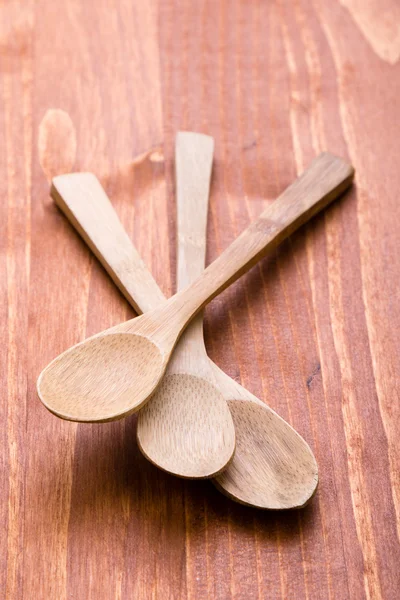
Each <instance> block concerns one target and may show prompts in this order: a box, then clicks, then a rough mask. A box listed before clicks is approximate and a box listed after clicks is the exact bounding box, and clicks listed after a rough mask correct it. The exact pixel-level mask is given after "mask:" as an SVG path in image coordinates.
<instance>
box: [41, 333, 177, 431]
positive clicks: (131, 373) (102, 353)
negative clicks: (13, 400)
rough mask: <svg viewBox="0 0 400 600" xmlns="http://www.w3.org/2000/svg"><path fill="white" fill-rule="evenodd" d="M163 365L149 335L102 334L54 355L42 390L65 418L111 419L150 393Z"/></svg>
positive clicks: (47, 402)
mask: <svg viewBox="0 0 400 600" xmlns="http://www.w3.org/2000/svg"><path fill="white" fill-rule="evenodd" d="M77 365H79V368H77ZM165 366H166V362H165V361H164V360H163V355H162V352H161V350H160V348H159V347H158V346H157V345H156V344H155V343H154V342H152V341H150V340H149V339H148V338H146V337H142V336H140V335H135V334H131V333H108V334H103V335H99V336H94V337H92V338H89V339H87V340H86V341H85V342H82V343H80V344H77V345H76V346H73V347H72V348H70V349H69V350H67V351H66V352H64V353H63V354H61V355H60V356H58V357H57V358H56V359H54V360H53V361H52V362H51V363H50V364H49V365H48V366H47V367H46V369H45V370H44V371H43V372H42V373H41V375H40V377H39V380H38V386H37V387H38V393H39V396H40V399H41V400H42V402H43V404H44V405H45V406H46V407H47V408H48V409H49V410H50V411H51V412H52V413H54V414H56V415H57V416H59V417H62V418H63V419H67V420H72V421H81V422H93V421H101V422H104V421H112V420H114V419H118V418H119V417H122V416H126V415H127V414H129V413H130V412H133V411H134V410H135V407H136V406H137V405H138V404H140V402H141V400H142V399H143V396H144V397H145V398H147V397H148V396H150V395H151V394H152V392H153V391H154V389H155V387H156V385H157V383H158V381H159V380H160V378H161V377H162V374H163V372H164V370H165Z"/></svg>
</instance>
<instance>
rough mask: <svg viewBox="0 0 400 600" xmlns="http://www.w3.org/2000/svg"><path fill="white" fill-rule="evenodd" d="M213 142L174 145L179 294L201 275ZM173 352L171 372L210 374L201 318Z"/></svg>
mask: <svg viewBox="0 0 400 600" xmlns="http://www.w3.org/2000/svg"><path fill="white" fill-rule="evenodd" d="M213 153H214V140H213V138H212V137H209V136H208V135H203V134H199V133H189V132H179V133H178V134H177V136H176V143H175V170H176V177H175V181H176V208H177V223H178V227H177V234H178V236H177V237H178V248H177V254H178V261H177V280H178V290H182V289H185V288H186V287H187V286H188V285H190V284H191V283H192V282H193V281H195V280H196V279H197V278H198V277H199V275H201V273H202V272H203V271H204V265H205V258H206V231H207V213H208V197H209V193H210V180H211V170H212V161H213ZM181 341H182V342H183V343H179V344H178V345H177V346H176V347H175V350H174V353H173V355H172V358H171V363H170V366H169V369H170V372H171V371H172V372H181V371H182V370H183V371H184V372H185V373H189V372H191V373H193V374H194V375H195V374H197V375H199V374H200V373H201V374H202V375H203V376H206V375H207V374H209V375H210V374H211V370H210V362H209V359H208V356H207V353H206V348H205V345H204V336H203V314H202V313H200V314H198V315H197V317H196V318H195V319H193V321H192V322H191V323H190V325H189V326H188V328H187V329H185V331H184V333H183V336H182V338H181Z"/></svg>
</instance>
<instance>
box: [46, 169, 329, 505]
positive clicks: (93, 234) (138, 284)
mask: <svg viewBox="0 0 400 600" xmlns="http://www.w3.org/2000/svg"><path fill="white" fill-rule="evenodd" d="M73 177H74V178H75V179H76V180H80V183H79V186H78V185H76V189H75V190H74V188H72V189H71V187H70V185H69V180H70V176H69V175H66V176H63V177H58V178H56V179H55V180H54V186H53V189H52V195H53V197H54V199H55V200H56V203H57V204H58V206H59V207H60V208H61V209H62V210H63V212H64V213H65V214H66V216H67V217H68V219H69V220H70V221H71V222H72V224H73V225H74V226H75V227H76V229H77V230H78V231H79V233H80V234H81V235H82V237H83V238H84V240H85V241H86V243H87V244H88V245H89V247H90V248H91V249H92V251H93V252H94V253H95V255H96V256H97V257H98V259H99V260H100V262H101V263H102V265H103V266H104V267H105V269H106V270H107V272H108V273H109V274H110V276H111V277H112V279H113V281H114V282H115V283H116V284H117V286H118V287H119V289H120V290H121V292H122V293H123V294H124V296H125V297H126V299H127V300H128V302H129V303H130V304H131V305H132V306H133V307H134V308H135V309H136V311H138V312H145V311H148V310H151V309H153V308H155V306H156V305H157V304H162V303H163V302H164V301H165V297H164V296H163V294H162V292H161V290H160V289H159V287H158V286H157V284H156V282H155V281H154V279H153V277H152V276H151V274H150V273H149V272H148V271H147V269H146V268H145V266H144V264H143V262H142V260H141V259H140V257H139V255H138V253H137V251H136V249H135V248H134V246H133V244H132V243H131V241H130V239H129V238H128V236H127V234H126V232H125V231H124V229H123V227H122V225H121V223H120V221H119V219H118V217H117V215H116V213H115V211H114V209H113V207H112V205H111V203H110V201H109V200H108V198H107V196H106V195H105V193H104V191H103V189H102V187H101V186H100V183H99V182H98V180H97V179H96V178H95V177H94V175H91V174H89V173H82V174H75V175H73ZM64 184H66V186H65V185H64ZM76 184H77V181H76ZM186 225H187V221H186V219H185V220H183V219H181V218H179V214H178V230H179V231H178V239H179V242H180V243H179V245H181V244H182V241H183V239H184V240H185V243H187V232H186V233H185V227H186ZM109 236H111V237H110V239H109ZM112 240H114V243H113V242H112ZM178 264H179V265H182V259H181V255H179V263H178ZM179 269H180V270H181V266H179ZM180 272H181V271H179V276H178V284H180V283H181V281H182V275H181V274H180ZM201 326H202V323H201V318H200V317H198V318H196V319H195V320H194V321H193V323H192V325H191V326H190V328H188V330H187V333H189V331H190V329H192V332H193V333H192V341H193V344H194V343H196V344H199V347H203V338H202V332H201V331H200V328H201ZM196 337H197V342H196V341H195V338H196ZM183 339H184V336H182V338H181V340H180V342H179V345H178V347H177V349H178V348H179V346H180V345H181V344H182V342H183ZM177 349H176V350H177ZM210 364H211V365H212V368H213V371H214V375H215V377H216V379H217V381H218V386H219V389H220V391H221V392H222V394H223V395H224V397H225V399H226V401H227V402H228V405H229V407H230V409H231V412H232V414H233V417H234V421H235V427H236V452H235V455H234V458H233V461H232V462H231V463H230V465H229V466H228V468H227V469H226V470H225V471H224V473H223V474H222V475H219V476H218V477H217V478H215V479H214V480H213V482H214V483H215V485H216V486H217V487H218V488H219V489H220V490H221V491H222V492H223V493H225V494H227V495H228V496H230V497H231V498H232V499H233V500H236V501H238V502H241V503H244V504H248V505H251V506H256V507H259V508H266V509H284V508H299V507H301V506H304V504H306V503H307V502H308V501H309V500H310V498H311V497H312V495H313V494H314V492H315V490H316V488H317V483H318V471H317V465H316V461H315V459H314V456H313V454H312V452H311V450H310V448H309V447H308V445H307V444H306V442H305V441H304V440H303V439H302V438H301V437H300V436H299V435H298V433H297V432H296V431H295V430H294V429H293V428H292V427H291V426H290V425H288V423H286V422H285V421H284V420H283V419H282V418H281V417H279V416H278V415H277V414H276V413H275V412H274V411H273V410H272V409H270V408H269V407H268V406H267V405H266V404H264V403H263V402H262V401H261V400H259V399H258V398H256V397H255V396H254V395H253V394H251V393H250V392H249V391H247V390H246V389H244V388H243V387H242V386H241V385H240V384H239V383H237V382H236V381H234V380H233V379H231V378H230V377H229V376H228V375H226V374H225V373H224V372H223V371H221V370H220V369H219V367H217V365H215V364H214V363H212V362H211V361H210Z"/></svg>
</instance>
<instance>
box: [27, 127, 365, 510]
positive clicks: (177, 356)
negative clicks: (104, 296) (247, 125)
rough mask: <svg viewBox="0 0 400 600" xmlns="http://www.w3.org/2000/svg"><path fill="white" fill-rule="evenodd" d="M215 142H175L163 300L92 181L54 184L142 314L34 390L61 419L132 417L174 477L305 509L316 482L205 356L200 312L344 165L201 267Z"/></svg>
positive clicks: (286, 196) (195, 137) (297, 451)
mask: <svg viewBox="0 0 400 600" xmlns="http://www.w3.org/2000/svg"><path fill="white" fill-rule="evenodd" d="M213 145H214V144H213V140H212V138H210V137H208V136H205V135H201V134H194V133H179V134H178V136H177V141H176V187H177V209H178V288H179V292H178V293H177V294H176V295H175V296H173V297H172V298H170V299H169V300H166V299H165V297H164V296H163V294H162V292H161V291H160V289H159V288H158V286H157V284H156V282H155V281H154V279H153V278H152V276H151V274H150V273H149V272H148V270H147V269H146V267H145V265H144V263H143V261H142V260H141V258H140V256H139V255H138V252H137V251H136V249H135V248H134V246H133V244H132V243H131V241H130V239H129V238H128V236H127V234H126V232H125V231H124V229H123V227H122V225H121V223H120V221H119V219H118V217H117V215H116V213H115V212H114V209H113V208H112V205H111V203H110V201H109V200H108V198H107V196H106V194H105V192H104V190H103V189H102V187H101V185H100V183H99V182H98V180H97V179H96V177H95V176H94V175H92V174H90V173H74V174H69V175H62V176H59V177H56V178H54V179H53V185H52V192H51V193H52V196H53V198H54V199H55V201H56V203H57V204H58V206H59V207H60V208H61V209H62V210H63V212H64V213H65V214H66V216H67V217H68V218H69V220H70V221H71V222H72V224H73V225H74V226H75V227H76V229H77V230H78V231H79V232H80V234H81V235H82V237H83V238H84V239H85V241H86V242H87V243H88V245H89V246H90V247H91V249H92V250H93V252H94V253H95V254H96V256H97V257H98V258H99V260H100V261H101V262H102V264H103V265H104V267H105V268H106V270H107V271H108V273H109V274H110V275H111V277H112V278H113V280H114V282H115V283H116V284H117V285H118V287H119V288H120V290H121V291H122V293H123V294H124V295H125V297H126V298H127V300H128V301H129V302H130V303H131V304H132V306H133V307H134V308H135V309H136V310H137V311H138V312H143V313H144V314H143V315H142V316H141V317H137V318H135V319H131V320H130V321H127V322H126V323H122V324H120V325H118V326H116V327H112V328H111V329H108V330H107V331H104V332H101V333H99V334H97V335H95V336H93V337H91V338H89V339H88V340H85V341H84V342H82V343H80V344H78V345H76V346H74V347H73V348H70V349H69V350H67V351H66V352H64V353H63V354H61V355H60V356H59V357H57V358H56V359H55V360H53V361H52V362H51V363H50V364H49V365H48V366H47V367H46V369H44V371H43V372H42V373H41V375H40V377H39V380H38V393H39V397H40V398H41V400H42V402H43V403H44V405H45V406H46V407H47V408H48V409H49V410H50V411H51V412H53V413H54V414H56V415H57V416H59V417H62V418H65V419H69V420H74V421H81V422H95V421H100V422H101V421H109V420H113V419H118V418H122V417H124V416H127V415H128V414H131V413H132V412H135V411H137V410H139V409H142V410H141V411H140V413H139V419H138V429H137V437H138V442H139V446H140V448H141V450H142V452H143V453H144V455H145V456H146V457H147V458H148V459H149V460H151V461H152V462H153V463H154V464H156V465H157V466H159V467H160V468H162V469H165V470H167V471H169V472H171V473H174V474H175V475H178V476H181V477H192V478H201V477H213V478H214V479H213V481H214V482H215V484H216V485H217V486H218V487H219V489H221V490H222V491H223V492H225V493H226V494H228V495H229V496H231V497H232V498H234V499H235V500H238V501H239V502H242V503H245V504H249V505H252V506H257V507H260V508H270V509H282V508H297V507H301V506H304V505H305V504H306V503H307V502H308V501H309V500H310V498H311V497H312V495H313V494H314V492H315V490H316V487H317V483H318V471H317V465H316V461H315V458H314V456H313V454H312V452H311V450H310V448H309V446H308V445H307V444H306V442H305V441H304V440H303V439H302V438H301V437H300V435H299V434H298V433H297V432H296V431H295V430H294V429H293V428H292V427H291V426H290V425H289V424H288V423H286V422H285V421H284V420H283V419H281V418H280V417H279V416H278V415H277V414H276V413H275V412H274V411H272V410H271V409H270V408H269V407H268V406H267V405H266V404H265V403H264V402H262V401H261V400H259V399H258V398H256V397H255V396H253V395H252V394H251V393H250V392H248V391H247V390H245V389H244V388H242V387H241V386H240V385H239V384H238V383H237V382H235V381H233V380H232V379H230V378H229V377H228V376H227V375H226V374H225V373H223V372H222V371H221V370H220V369H219V368H218V367H217V366H216V365H215V364H213V363H212V362H211V361H210V359H209V358H208V357H207V354H206V349H205V346H204V340H203V329H202V314H201V311H202V308H203V307H204V306H205V304H206V303H207V302H209V301H210V300H211V299H212V298H213V297H214V296H215V295H217V294H218V293H219V292H221V291H222V290H223V289H225V288H226V287H227V286H228V285H229V284H230V283H232V282H233V281H235V280H236V279H237V278H238V277H239V276H240V275H241V274H243V273H244V272H245V271H246V270H248V269H249V268H250V267H251V266H252V265H253V264H255V262H256V261H257V260H259V259H260V258H261V257H262V256H264V255H265V254H266V253H267V252H268V251H271V250H272V249H274V248H276V246H277V245H278V244H279V243H280V242H281V241H282V240H283V239H285V238H286V237H287V236H288V235H290V234H291V233H292V232H293V231H294V230H295V229H297V228H298V227H299V226H300V225H302V224H303V223H305V222H306V221H307V220H308V219H309V218H311V217H312V216H313V215H315V214H316V213H317V212H319V211H320V210H321V209H323V208H324V207H325V206H327V205H328V204H329V203H330V202H331V201H333V200H334V199H335V198H337V197H338V196H339V195H340V194H341V193H343V192H344V191H345V190H346V189H347V188H348V187H349V186H350V185H351V182H352V179H353V175H354V171H353V168H352V167H351V165H349V164H347V163H346V162H345V161H343V160H342V159H340V158H337V157H335V156H333V155H331V154H328V153H324V154H321V155H320V156H318V157H317V158H316V159H315V160H314V161H313V163H312V164H311V165H310V166H309V167H308V169H307V170H306V171H305V172H304V173H303V174H302V176H301V177H299V178H298V179H297V180H296V181H295V182H294V183H293V184H292V185H291V186H290V187H289V188H287V190H286V191H285V192H284V193H283V194H281V196H280V197H279V198H278V199H277V200H276V201H275V202H274V203H273V204H271V205H270V206H269V207H268V208H267V209H266V210H265V211H264V212H263V213H262V215H261V216H260V217H259V218H258V219H257V220H256V221H255V222H254V223H252V224H251V225H250V227H249V228H248V229H247V230H246V231H245V232H243V233H242V234H241V235H240V236H239V237H238V238H237V240H235V242H233V244H231V246H230V247H229V248H227V250H225V251H224V252H223V253H222V254H221V256H220V257H219V258H218V259H217V260H216V261H214V262H213V263H212V264H211V265H210V266H209V267H208V268H207V269H205V270H204V262H205V239H206V223H207V211H208V195H209V187H210V177H211V168H212V156H213Z"/></svg>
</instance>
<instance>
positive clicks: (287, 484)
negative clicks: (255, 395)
mask: <svg viewBox="0 0 400 600" xmlns="http://www.w3.org/2000/svg"><path fill="white" fill-rule="evenodd" d="M229 408H230V410H231V414H232V418H233V422H234V424H235V427H236V429H237V431H240V436H237V438H236V452H235V455H234V457H233V460H232V462H231V464H230V465H229V467H228V469H226V470H225V471H224V472H223V473H222V474H221V475H219V476H218V477H216V479H214V480H213V483H215V485H216V486H217V488H218V489H219V490H220V491H221V492H223V493H224V494H226V495H227V496H229V497H230V498H232V499H233V500H236V501H237V502H240V503H242V504H246V505H249V506H256V507H258V508H265V509H270V510H282V509H296V508H302V507H304V506H305V505H306V504H307V503H308V502H309V501H310V500H311V498H312V497H313V495H314V494H315V492H316V490H317V487H318V465H317V462H316V460H315V457H314V455H313V453H312V451H311V449H310V447H309V446H308V444H307V443H306V442H305V441H304V440H303V438H302V437H301V436H300V435H299V434H298V433H297V432H296V431H295V430H294V429H293V428H292V427H291V426H290V425H289V424H288V423H286V422H285V421H284V420H283V419H281V418H280V417H278V415H276V414H275V413H274V412H273V411H269V410H265V408H264V407H263V406H262V405H261V404H260V405H259V404H256V403H255V402H249V401H247V400H232V401H229Z"/></svg>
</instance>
